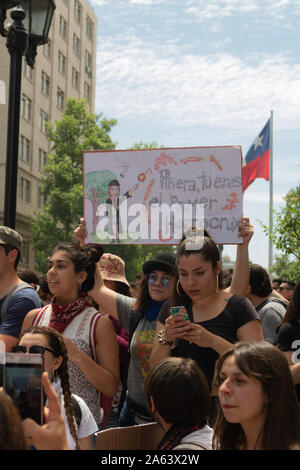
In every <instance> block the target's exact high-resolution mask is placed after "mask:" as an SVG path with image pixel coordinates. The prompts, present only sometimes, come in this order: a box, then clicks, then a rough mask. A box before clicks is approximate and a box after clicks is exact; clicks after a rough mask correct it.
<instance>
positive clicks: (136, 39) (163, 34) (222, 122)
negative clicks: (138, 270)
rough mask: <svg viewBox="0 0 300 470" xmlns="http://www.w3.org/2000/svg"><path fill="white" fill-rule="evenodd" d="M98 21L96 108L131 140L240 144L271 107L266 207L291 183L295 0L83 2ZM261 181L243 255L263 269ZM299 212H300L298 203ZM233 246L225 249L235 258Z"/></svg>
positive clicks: (294, 170) (297, 125) (297, 160)
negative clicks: (270, 164)
mask: <svg viewBox="0 0 300 470" xmlns="http://www.w3.org/2000/svg"><path fill="white" fill-rule="evenodd" d="M90 3H91V4H92V6H93V7H94V10H95V12H96V14H97V17H98V45H97V79H96V112H97V113H100V112H101V113H103V115H104V116H105V117H107V118H116V119H117V120H118V124H117V125H116V126H115V128H114V129H113V131H112V133H111V137H112V139H113V140H114V141H115V142H117V148H118V149H126V148H128V147H130V146H132V145H133V144H134V143H135V142H140V141H143V142H147V143H148V142H153V141H156V142H157V143H158V145H159V146H165V147H189V146H206V145H208V146H217V145H240V146H241V147H242V151H243V156H245V155H246V153H247V151H248V149H249V147H250V146H251V144H252V142H253V141H254V139H255V137H256V136H257V134H258V133H259V132H260V131H261V129H262V128H263V126H264V125H265V123H266V121H267V120H268V119H269V117H270V112H271V110H273V112H274V134H273V135H274V139H273V162H274V163H273V164H274V183H273V185H274V208H275V209H278V208H279V207H280V206H283V205H284V201H283V199H282V196H284V195H285V194H286V193H287V191H288V190H289V189H290V188H292V187H295V186H296V185H298V184H299V182H300V32H299V23H300V0H243V1H241V0H185V1H182V0H90ZM268 204H269V183H268V182H267V181H265V180H256V181H255V182H254V183H253V184H252V185H251V186H250V187H249V188H248V189H247V190H246V192H245V194H244V214H245V215H247V216H249V217H250V220H251V222H252V223H253V225H254V229H255V234H254V237H253V239H252V241H251V244H250V259H251V260H252V261H253V262H255V263H259V264H262V265H263V266H265V267H267V266H268V239H267V237H266V236H265V235H264V233H263V230H262V228H261V226H260V224H259V222H258V220H260V221H262V222H263V223H266V224H267V223H268V219H269V206H268ZM299 210H300V209H299ZM235 251H236V249H235V247H232V246H230V247H229V246H228V247H225V249H224V254H229V255H230V256H231V258H233V259H234V258H235Z"/></svg>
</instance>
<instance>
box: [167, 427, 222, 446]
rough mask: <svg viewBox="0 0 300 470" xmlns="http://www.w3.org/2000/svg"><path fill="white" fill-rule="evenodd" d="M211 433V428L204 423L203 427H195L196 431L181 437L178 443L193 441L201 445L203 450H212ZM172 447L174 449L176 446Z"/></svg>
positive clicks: (212, 432)
mask: <svg viewBox="0 0 300 470" xmlns="http://www.w3.org/2000/svg"><path fill="white" fill-rule="evenodd" d="M213 435H214V431H213V429H212V428H211V427H209V426H207V424H206V425H205V426H203V428H201V429H197V431H194V432H192V433H191V434H188V435H187V436H185V437H183V438H182V439H181V441H180V444H186V443H189V444H190V443H193V444H197V445H199V446H201V447H203V448H204V449H205V450H212V440H213ZM180 444H179V445H180ZM174 449H176V447H175V448H174Z"/></svg>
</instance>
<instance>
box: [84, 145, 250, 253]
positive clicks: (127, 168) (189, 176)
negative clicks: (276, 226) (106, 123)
mask: <svg viewBox="0 0 300 470" xmlns="http://www.w3.org/2000/svg"><path fill="white" fill-rule="evenodd" d="M241 167H242V152H241V148H240V147H239V146H231V147H191V148H161V149H149V150H114V151H97V152H85V153H84V217H85V220H86V223H87V230H88V240H87V242H96V243H103V244H108V243H123V244H124V243H125V244H133V243H141V244H177V243H179V241H180V239H181V237H182V235H183V233H186V232H189V231H190V230H191V229H192V228H196V229H199V230H202V231H203V229H206V230H207V231H208V233H209V235H210V236H211V237H212V238H213V240H214V241H215V242H216V243H218V244H226V243H241V239H240V238H239V237H238V225H239V222H240V220H241V218H242V214H243V195H242V187H241Z"/></svg>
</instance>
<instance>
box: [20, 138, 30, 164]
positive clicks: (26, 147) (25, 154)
mask: <svg viewBox="0 0 300 470" xmlns="http://www.w3.org/2000/svg"><path fill="white" fill-rule="evenodd" d="M19 157H20V159H21V160H23V162H26V163H30V160H31V158H30V140H28V139H27V138H26V137H24V135H21V136H20V142H19Z"/></svg>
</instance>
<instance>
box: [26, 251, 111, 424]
mask: <svg viewBox="0 0 300 470" xmlns="http://www.w3.org/2000/svg"><path fill="white" fill-rule="evenodd" d="M102 253H103V250H102V248H101V247H100V246H99V245H87V246H85V247H79V245H78V244H77V243H61V244H59V245H58V246H57V247H55V248H54V250H53V252H52V255H51V257H50V262H49V269H48V272H47V281H48V285H49V289H50V291H51V292H52V294H53V298H52V300H51V303H50V304H49V305H46V306H45V307H44V308H42V309H35V310H32V311H30V312H29V313H28V314H27V315H26V317H25V320H24V323H23V327H22V331H24V330H26V329H27V328H29V327H31V326H46V327H49V326H50V327H51V328H54V329H55V330H57V331H59V332H61V333H62V335H63V337H64V341H65V344H66V346H67V351H68V356H69V358H70V360H69V363H68V371H69V377H70V387H71V391H72V393H75V394H76V395H78V396H80V397H81V398H82V399H83V400H84V401H85V403H86V404H87V406H88V407H89V408H90V410H91V412H92V414H93V416H94V418H95V421H96V423H97V425H98V427H99V428H100V426H101V421H102V410H101V406H100V392H102V393H104V394H105V395H108V396H114V394H115V393H116V391H117V388H118V385H119V381H120V375H119V374H120V372H119V357H118V356H119V351H118V342H117V339H116V334H115V331H114V328H113V326H112V324H111V321H110V320H109V319H108V318H105V316H104V315H101V314H99V313H98V312H97V310H96V309H95V308H94V307H92V305H91V304H90V303H89V302H88V301H87V291H89V290H90V289H92V287H93V285H94V276H95V267H96V263H97V262H98V261H99V259H100V257H101V255H102Z"/></svg>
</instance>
